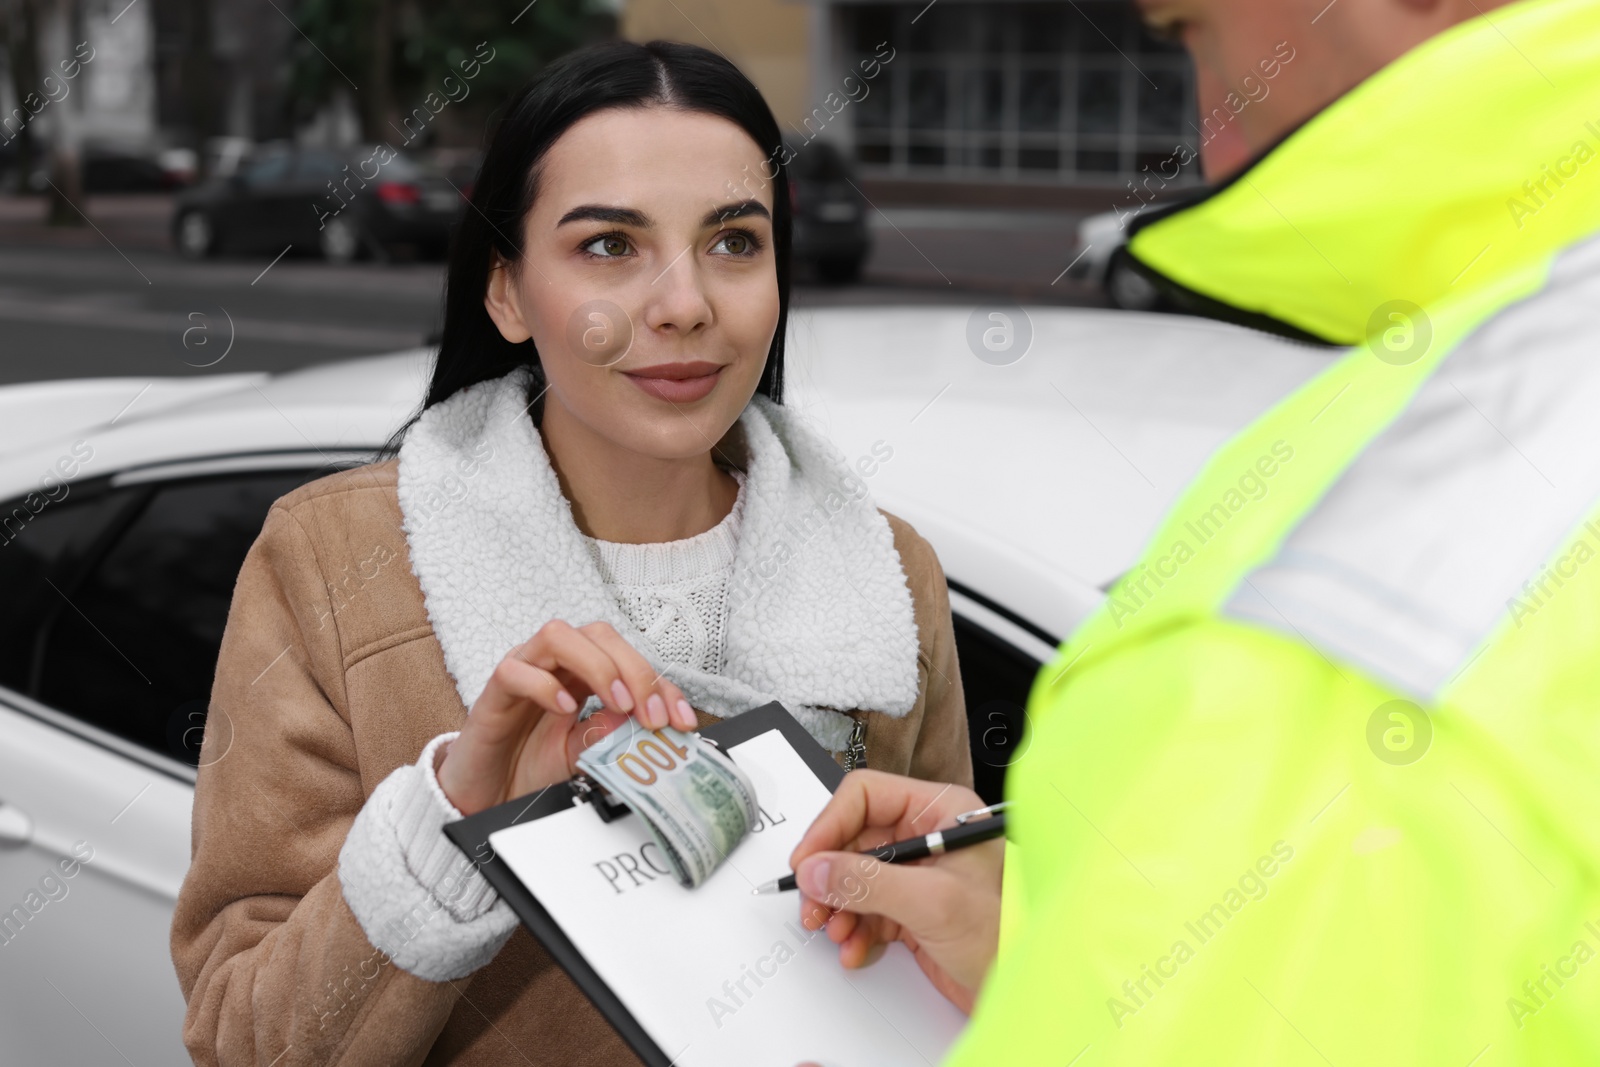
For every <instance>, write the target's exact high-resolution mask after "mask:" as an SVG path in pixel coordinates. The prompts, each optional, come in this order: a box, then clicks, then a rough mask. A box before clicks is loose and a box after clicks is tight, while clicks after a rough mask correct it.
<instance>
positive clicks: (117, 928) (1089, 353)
mask: <svg viewBox="0 0 1600 1067" xmlns="http://www.w3.org/2000/svg"><path fill="white" fill-rule="evenodd" d="M790 336H791V338H792V344H791V348H790V353H789V356H788V385H787V392H788V395H787V397H786V402H787V403H789V404H791V405H793V406H794V407H796V408H798V409H802V410H804V411H807V412H809V413H810V414H812V415H813V416H814V417H815V418H816V419H817V420H818V422H819V423H820V424H821V426H822V427H823V428H824V429H825V430H826V431H827V432H828V433H829V434H830V435H831V436H832V438H833V440H834V441H836V442H837V443H838V445H839V446H840V448H841V449H842V450H843V451H844V452H845V454H846V456H847V457H851V458H852V459H853V458H855V457H857V456H865V455H869V454H871V455H876V456H877V457H878V458H879V459H881V460H882V462H879V463H878V464H877V465H876V469H875V471H874V473H873V475H872V476H871V477H870V478H868V479H866V481H867V482H868V486H869V488H870V491H871V492H872V493H873V495H874V496H875V497H876V499H877V500H878V502H879V503H880V505H881V506H883V507H885V508H886V509H888V510H891V511H894V512H896V513H898V514H900V515H902V516H903V517H905V518H906V519H907V520H909V521H910V522H911V523H913V524H914V525H915V526H916V527H917V529H918V530H919V531H920V532H921V533H922V534H923V535H924V536H926V537H927V538H928V539H929V541H931V542H932V544H933V545H934V547H935V548H936V549H937V551H938V553H939V555H940V558H941V560H942V562H943V564H944V568H945V570H946V572H947V573H948V576H949V583H950V592H951V597H950V599H951V605H952V608H953V610H954V613H955V616H956V627H957V629H956V633H957V641H958V645H959V653H960V657H961V668H962V670H961V673H962V680H963V683H964V685H965V688H966V694H967V701H968V706H969V715H970V722H971V729H972V739H973V748H974V757H975V766H976V769H977V771H978V774H979V788H980V791H982V792H984V793H985V795H987V796H995V795H996V794H997V792H998V790H999V788H1000V784H1001V775H1002V772H1003V769H1004V766H1005V764H1006V762H1007V761H1008V760H1009V759H1012V758H1025V755H1026V752H1025V750H1024V751H1022V752H1021V753H1018V752H1017V746H1018V742H1019V739H1020V738H1021V736H1022V726H1023V713H1022V704H1023V701H1024V697H1025V694H1026V691H1027V687H1028V684H1029V682H1030V681H1031V678H1032V676H1033V673H1034V671H1035V670H1036V669H1037V667H1038V665H1039V664H1040V662H1041V661H1042V660H1043V659H1045V658H1046V657H1047V656H1049V655H1050V653H1051V651H1052V649H1053V647H1054V646H1055V644H1056V643H1057V642H1058V640H1059V639H1060V638H1061V637H1063V636H1064V635H1065V634H1066V633H1067V632H1068V631H1070V630H1071V629H1072V627H1073V626H1074V625H1076V624H1077V622H1078V621H1080V620H1081V619H1082V618H1083V617H1084V615H1085V614H1086V613H1087V612H1089V611H1091V610H1092V609H1093V608H1094V607H1095V605H1096V604H1097V603H1098V602H1099V600H1100V598H1101V597H1102V596H1103V593H1102V592H1101V589H1102V588H1103V587H1104V586H1106V585H1107V584H1108V583H1109V582H1111V581H1112V580H1113V579H1114V578H1115V577H1116V576H1117V575H1118V574H1119V573H1120V572H1121V571H1122V570H1123V569H1124V568H1126V567H1127V566H1128V565H1129V564H1130V563H1131V562H1132V561H1133V560H1134V559H1135V557H1136V556H1137V554H1138V551H1139V549H1140V547H1141V544H1142V542H1143V541H1144V539H1145V538H1146V537H1147V536H1148V534H1149V533H1150V531H1151V529H1152V527H1153V525H1154V523H1155V522H1156V520H1157V519H1158V518H1159V516H1160V515H1161V513H1162V512H1163V510H1164V509H1165V508H1166V507H1167V506H1168V504H1169V503H1170V501H1171V500H1172V498H1173V496H1174V495H1175V494H1176V493H1177V491H1178V490H1179V489H1180V488H1181V487H1182V486H1183V484H1184V483H1185V482H1186V481H1187V480H1188V479H1189V477H1190V476H1191V475H1192V474H1193V473H1194V471H1195V469H1196V468H1197V467H1198V466H1199V465H1200V464H1201V462H1202V461H1203V460H1204V459H1205V458H1206V456H1207V455H1208V454H1209V453H1210V452H1211V450H1212V449H1213V448H1214V447H1215V446H1216V445H1217V444H1218V443H1220V442H1221V441H1222V440H1223V439H1224V438H1226V437H1227V436H1228V435H1230V434H1231V433H1232V432H1234V431H1235V430H1237V429H1238V428H1239V427H1241V426H1242V425H1244V424H1245V423H1246V422H1248V421H1249V420H1250V419H1251V418H1252V417H1254V416H1255V415H1256V414H1258V413H1259V412H1260V411H1262V410H1263V409H1265V408H1266V407H1268V406H1269V405H1270V404H1271V403H1272V402H1273V401H1275V400H1276V399H1278V398H1279V397H1281V396H1283V395H1284V394H1285V393H1287V392H1288V391H1290V390H1291V389H1293V388H1294V387H1295V386H1297V385H1298V384H1299V383H1301V382H1302V381H1304V380H1305V379H1307V378H1308V377H1310V376H1311V375H1313V374H1315V373H1316V372H1317V371H1318V370H1320V369H1321V368H1322V367H1323V366H1324V365H1326V363H1327V361H1328V359H1329V356H1328V355H1327V354H1325V353H1320V352H1318V351H1316V350H1314V349H1311V348H1307V347H1304V346H1295V345H1290V344H1287V343H1283V342H1280V341H1277V340H1274V339H1272V338H1269V337H1267V336H1265V335H1262V334H1255V333H1250V332H1247V331H1243V330H1239V329H1235V328H1232V327H1228V326H1222V325H1218V324H1214V323H1209V322H1204V321H1200V320H1195V319H1184V318H1179V317H1176V316H1164V315H1162V316H1155V315H1151V316H1144V315H1137V314H1130V313H1117V312H1106V311H1094V310H1074V309H1030V310H1027V311H1023V310H1022V309H1019V308H1006V307H994V308H977V309H973V308H971V307H970V306H968V307H960V308H948V309H947V308H921V307H908V308H894V309H883V308H840V309H829V310H815V311H801V312H796V313H795V314H794V316H793V319H792V322H791V327H790ZM217 369H218V370H220V369H222V368H217ZM427 370H428V353H427V352H424V351H414V352H405V353H400V354H396V355H389V356H381V357H375V358H371V359H363V360H355V361H351V362H346V363H338V364H329V365H323V366H318V367H312V368H308V369H305V370H301V371H296V372H293V373H288V374H282V375H275V376H269V375H265V374H226V373H215V372H209V373H207V374H206V375H204V376H191V377H187V378H182V379H157V380H154V381H151V380H147V379H140V378H122V379H95V380H83V381H65V382H41V383H34V384H27V385H18V386H10V387H6V388H3V389H0V501H3V503H0V589H3V590H4V591H5V594H6V606H7V609H8V610H7V611H6V612H5V615H4V622H3V623H0V628H3V630H4V632H3V633H0V1063H7V1064H12V1063H15V1064H45V1063H62V1064H74V1065H89V1064H100V1063H104V1064H124V1063H137V1064H157V1063H161V1064H171V1063H181V1062H184V1061H185V1058H186V1057H185V1053H184V1050H183V1047H182V1044H181V1041H180V1025H181V1021H182V1016H183V1002H182V998H181V996H180V994H179V991H178V985H177V980H176V978H175V976H174V973H173V969H172V964H171V960H170V957H169V954H168V940H167V938H168V925H169V922H170V918H171V912H172V907H173V903H174V900H175V897H176V894H177V892H178V887H179V885H180V884H181V882H182V879H183V876H184V872H185V870H186V869H187V867H188V861H189V817H190V810H191V806H192V803H193V783H194V779H195V767H194V764H195V760H196V759H197V757H198V751H199V739H200V736H201V731H202V728H203V725H204V719H205V708H206V700H207V695H208V691H209V689H210V684H211V677H212V670H213V666H214V659H215V655H216V649H217V646H218V642H219V640H220V638H221V633H222V625H223V621H224V618H225V616H226V612H227V608H228V602H229V599H230V597H231V595H232V590H233V582H234V578H235V576H236V574H237V572H238V569H239V565H240V563H241V561H242V559H243V557H244V554H245V551H246V549H247V548H248V547H249V545H250V543H251V541H252V540H253V538H254V537H255V535H256V533H257V531H258V530H259V528H260V526H261V523H262V520H263V517H264V516H265V513H266V510H267V508H268V506H269V505H270V504H271V502H272V501H273V500H274V499H275V498H277V497H279V496H281V495H282V494H284V493H286V492H288V491H289V490H290V489H292V488H294V487H295V486H296V485H298V484H300V483H302V482H304V481H307V480H309V479H311V478H315V477H318V476H320V475H322V474H324V473H327V472H328V471H329V470H330V469H333V468H337V467H342V466H348V465H351V464H356V463H360V462H363V461H364V459H365V458H366V457H367V455H368V454H369V452H370V450H371V449H372V448H373V447H375V446H376V445H378V444H380V443H382V442H383V441H384V440H385V439H386V438H387V437H388V436H389V434H390V433H391V431H392V430H393V429H394V428H395V427H396V426H397V425H398V424H399V423H400V422H401V421H402V420H403V419H404V418H405V417H406V416H408V415H409V414H410V413H411V412H412V411H413V409H414V408H415V406H416V405H417V403H418V401H419V399H420V397H421V396H422V393H423V388H424V382H425V376H426V373H427ZM885 453H887V454H888V458H887V459H883V457H884V454H885Z"/></svg>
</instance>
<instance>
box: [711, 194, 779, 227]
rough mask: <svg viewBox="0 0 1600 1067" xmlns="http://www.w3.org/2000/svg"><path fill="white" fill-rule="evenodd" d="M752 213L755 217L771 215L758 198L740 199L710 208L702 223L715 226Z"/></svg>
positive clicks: (763, 217)
mask: <svg viewBox="0 0 1600 1067" xmlns="http://www.w3.org/2000/svg"><path fill="white" fill-rule="evenodd" d="M749 215H754V216H756V217H757V218H762V219H770V218H771V217H772V216H771V214H770V213H769V212H768V211H767V207H766V205H765V204H763V203H762V202H761V201H759V200H740V201H738V202H737V203H733V204H723V205H722V206H721V207H717V208H712V209H711V210H710V211H708V212H706V217H705V219H703V220H702V225H705V226H716V225H718V224H720V223H724V222H728V221H730V220H732V219H742V218H745V217H746V216H749Z"/></svg>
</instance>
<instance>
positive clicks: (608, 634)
mask: <svg viewBox="0 0 1600 1067" xmlns="http://www.w3.org/2000/svg"><path fill="white" fill-rule="evenodd" d="M579 632H580V633H582V634H583V635H584V636H586V637H587V638H589V640H591V641H592V642H593V643H594V644H595V645H596V646H597V647H598V648H600V649H602V650H603V651H604V652H606V653H607V654H608V655H609V656H610V657H611V661H612V663H613V665H614V666H615V668H616V671H617V677H616V678H615V679H614V680H613V681H612V683H611V684H612V687H613V695H614V696H615V698H616V699H617V701H618V705H619V707H618V710H621V711H631V712H632V713H633V714H634V716H636V717H637V718H638V719H639V721H640V722H642V723H643V724H644V725H646V726H648V727H650V728H651V729H657V728H659V727H663V726H676V727H678V728H679V729H690V730H692V729H693V728H694V716H693V712H692V711H690V712H688V713H686V712H685V708H684V707H680V706H679V702H680V701H683V694H682V693H681V692H680V691H679V690H678V687H677V686H675V685H673V684H672V683H671V682H669V681H668V680H667V679H666V678H665V677H663V676H662V675H660V674H658V673H657V672H656V670H655V668H653V667H651V666H650V661H649V660H647V659H645V658H644V657H643V656H642V655H640V654H639V651H638V650H637V649H635V648H634V647H633V646H632V645H630V644H628V642H627V641H625V640H623V637H622V635H621V634H619V633H617V631H616V630H614V629H612V628H611V626H610V625H609V624H608V623H603V622H592V623H589V624H588V625H587V626H582V627H579ZM624 698H625V699H626V703H627V706H626V707H623V706H621V705H622V703H623V702H624ZM685 706H686V702H685Z"/></svg>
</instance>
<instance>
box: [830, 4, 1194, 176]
mask: <svg viewBox="0 0 1600 1067" xmlns="http://www.w3.org/2000/svg"><path fill="white" fill-rule="evenodd" d="M835 10H836V11H838V13H839V17H840V19H842V20H843V22H842V25H841V30H842V31H843V41H844V43H845V52H844V55H843V56H842V57H841V58H843V59H844V61H845V63H846V65H847V66H848V67H850V68H851V69H857V70H859V69H862V68H861V67H860V65H859V64H860V63H861V62H862V61H863V60H867V59H870V58H871V57H872V56H873V55H874V53H876V52H878V49H879V45H880V44H881V43H882V42H884V41H887V42H888V43H889V45H890V46H892V47H893V48H894V49H895V55H894V58H893V60H892V61H891V62H889V63H888V64H887V65H886V66H885V67H884V68H883V73H882V74H881V75H880V76H879V78H878V79H877V80H876V81H875V82H874V83H873V86H872V91H871V93H870V94H869V95H868V96H867V97H866V98H865V99H864V100H862V101H861V103H860V106H859V107H855V108H852V109H851V110H852V112H853V116H854V129H853V139H854V142H855V156H856V159H857V161H858V162H859V163H860V164H861V165H862V168H863V170H864V171H866V172H867V173H868V174H872V175H875V176H886V177H918V178H920V177H927V178H947V179H952V180H966V181H974V180H975V181H1011V182H1045V183H1054V184H1099V183H1104V184H1121V183H1122V182H1123V181H1125V180H1127V179H1128V178H1130V177H1133V176H1134V175H1136V174H1138V173H1140V171H1141V168H1145V167H1148V168H1149V169H1150V170H1151V171H1152V172H1153V171H1156V170H1157V169H1160V168H1163V167H1164V168H1165V171H1166V173H1168V174H1169V175H1170V173H1171V171H1172V169H1173V168H1174V167H1177V166H1178V165H1179V164H1180V162H1182V161H1187V163H1186V164H1185V165H1184V166H1183V171H1184V173H1185V177H1184V180H1189V181H1194V180H1198V163H1197V160H1196V159H1195V154H1196V153H1195V145H1196V141H1197V136H1196V133H1195V125H1194V121H1195V120H1194V115H1195V99H1194V88H1193V78H1192V76H1191V73H1190V66H1189V59H1188V56H1187V55H1186V54H1185V53H1184V51H1183V50H1182V49H1181V48H1179V47H1178V46H1176V45H1173V44H1169V43H1167V42H1163V41H1158V40H1156V39H1155V38H1153V37H1151V36H1150V35H1149V34H1148V33H1147V32H1146V31H1145V29H1144V27H1143V26H1142V25H1141V24H1140V22H1139V19H1138V17H1137V16H1136V14H1135V12H1134V8H1133V5H1131V4H1129V3H1127V2H1126V0H1075V2H1068V0H1061V2H1032V3H1030V2H1020V3H992V2H990V3H974V2H967V3H962V2H960V0H942V2H940V3H938V4H934V5H931V6H930V5H927V4H926V3H924V2H921V0H909V2H905V3H867V4H844V5H840V6H838V7H836V8H835ZM1180 145H1183V146H1186V150H1184V151H1180V149H1179V146H1180Z"/></svg>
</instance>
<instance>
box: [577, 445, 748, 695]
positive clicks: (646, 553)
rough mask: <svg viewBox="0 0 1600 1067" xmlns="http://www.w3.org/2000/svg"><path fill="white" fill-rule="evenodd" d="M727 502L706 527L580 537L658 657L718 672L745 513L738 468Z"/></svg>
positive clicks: (743, 478) (733, 473) (609, 587)
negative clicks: (669, 535)
mask: <svg viewBox="0 0 1600 1067" xmlns="http://www.w3.org/2000/svg"><path fill="white" fill-rule="evenodd" d="M728 473H729V474H732V475H733V477H734V480H735V481H737V482H738V483H739V495H738V496H737V497H736V498H735V499H734V502H733V509H732V510H731V511H729V512H728V514H727V516H726V517H725V518H724V519H723V520H722V521H721V522H719V523H717V525H715V526H713V527H712V528H711V529H709V530H707V531H705V532H704V533H700V534H696V535H695V536H693V537H686V538H684V539H682V540H680V541H666V542H661V543H658V544H643V545H631V544H623V543H621V542H617V541H600V540H597V539H595V538H593V537H588V536H585V537H584V541H585V543H587V544H588V546H589V550H590V551H591V552H592V553H593V554H594V561H595V565H596V566H597V567H599V568H600V577H601V579H602V580H603V581H604V582H605V587H606V590H607V591H608V592H610V593H611V595H612V596H613V597H615V598H616V601H617V604H618V605H619V606H620V607H621V608H622V610H623V612H624V613H626V614H627V616H628V619H629V621H631V622H632V623H633V625H634V626H636V627H637V628H638V630H639V633H640V634H641V635H642V636H643V637H644V639H645V640H647V641H649V642H650V645H651V646H652V647H653V648H654V649H655V651H656V654H657V655H658V656H659V657H660V658H661V660H662V661H664V662H667V663H680V664H682V665H684V666H685V667H693V668H694V669H696V670H701V671H706V672H708V673H710V674H716V673H718V672H720V671H721V670H722V653H723V648H724V646H725V643H726V640H727V625H728V581H729V578H730V577H731V576H732V574H733V558H734V552H735V550H736V549H737V548H738V546H739V526H740V522H741V519H742V518H743V515H744V481H745V477H744V474H743V473H742V472H740V471H736V470H734V471H729V472H728Z"/></svg>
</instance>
